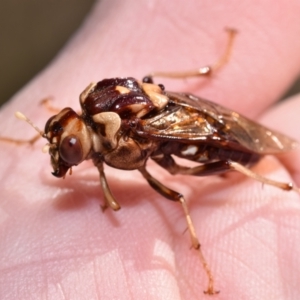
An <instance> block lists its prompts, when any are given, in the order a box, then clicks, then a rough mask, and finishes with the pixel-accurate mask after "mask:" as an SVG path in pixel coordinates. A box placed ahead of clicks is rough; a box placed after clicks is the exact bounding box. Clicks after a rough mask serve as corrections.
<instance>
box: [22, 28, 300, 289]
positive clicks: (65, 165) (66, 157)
mask: <svg viewBox="0 0 300 300" xmlns="http://www.w3.org/2000/svg"><path fill="white" fill-rule="evenodd" d="M234 34H235V31H234V30H229V36H230V38H229V43H228V46H227V48H226V52H225V54H224V56H223V57H222V58H221V60H220V62H219V63H217V64H216V65H214V66H213V67H204V68H200V69H198V70H196V71H191V72H183V73H153V74H151V75H149V76H147V77H145V78H144V80H143V81H142V82H140V81H137V80H136V79H134V78H131V77H128V78H112V79H104V80H102V81H100V82H98V83H96V84H90V85H89V86H88V87H87V88H86V89H85V90H84V91H83V92H82V94H81V95H80V105H81V108H82V114H81V115H78V114H77V113H76V112H75V111H74V110H73V109H72V108H65V109H63V110H62V111H60V112H59V113H58V114H56V115H54V116H52V117H51V118H50V119H49V120H48V121H47V123H46V125H45V130H44V131H40V130H39V129H37V128H36V127H35V126H34V125H33V126H34V127H35V128H36V129H37V130H38V132H39V133H40V135H41V136H42V137H43V138H45V139H47V141H48V143H47V144H46V146H45V147H44V150H45V151H47V152H49V154H50V156H51V165H52V168H53V173H52V174H53V175H54V176H56V177H65V176H66V174H67V172H68V170H70V169H71V168H72V167H73V166H76V165H78V164H80V163H81V162H83V161H84V160H87V159H92V160H93V163H94V165H95V166H96V168H97V169H98V171H99V174H100V183H101V187H102V190H103V193H104V200H105V206H104V208H107V207H110V208H112V209H113V210H118V209H120V205H119V203H118V202H117V200H116V199H115V198H114V196H113V194H112V193H111V191H110V188H109V185H108V183H107V180H106V177H105V172H104V167H103V165H104V163H106V164H107V165H109V166H111V167H113V168H117V169H122V170H139V171H140V172H141V174H142V175H143V176H144V178H145V179H146V180H147V181H148V183H149V184H150V186H151V187H152V188H154V189H155V190H156V191H157V192H158V193H160V194H161V195H163V196H164V197H165V198H167V199H169V200H172V201H176V202H179V203H180V204H181V205H182V208H183V211H184V214H185V217H186V222H187V225H188V230H189V233H190V236H191V240H192V245H193V248H194V249H196V250H197V252H198V253H199V256H200V260H201V262H202V264H203V267H204V269H205V271H206V273H207V276H208V280H209V282H208V288H207V291H206V293H208V294H214V293H216V291H215V288H214V281H213V276H212V274H211V271H210V269H209V267H208V264H207V262H206V260H205V258H204V256H203V254H202V252H201V249H200V243H199V240H198V238H197V235H196V232H195V228H194V225H193V222H192V219H191V217H190V213H189V210H188V206H187V204H186V201H185V199H184V197H183V195H182V194H181V193H179V192H177V191H173V190H171V189H170V188H168V187H166V186H165V185H163V184H162V183H160V182H159V181H157V180H156V179H155V178H153V177H152V176H151V175H150V173H149V172H148V171H147V169H146V163H147V161H148V160H149V159H152V160H153V161H155V162H156V163H157V164H158V165H159V166H161V167H163V168H164V169H166V170H167V171H168V172H169V173H171V174H172V175H175V174H184V175H193V176H208V175H216V174H223V173H225V172H228V171H232V170H234V171H238V172H240V173H242V174H244V175H246V176H248V177H252V178H253V179H255V180H258V181H260V182H263V183H265V184H270V185H274V186H276V187H278V188H281V189H284V190H292V189H294V190H297V191H298V189H297V188H296V187H293V185H292V184H291V183H281V182H277V181H274V180H270V179H267V178H264V177H262V176H260V175H258V174H256V173H254V172H252V171H251V170H250V169H249V166H251V165H253V164H255V163H256V162H258V161H259V160H260V158H261V157H263V156H264V155H267V154H274V155H276V154H278V153H282V152H286V151H289V150H292V149H294V148H295V147H296V146H297V145H298V144H297V142H295V141H294V140H292V139H290V138H289V137H287V136H285V135H283V134H281V133H279V132H276V131H273V130H270V129H268V128H266V127H264V126H262V125H259V124H257V123H255V122H253V121H251V120H249V119H247V118H246V117H243V116H241V115H240V114H238V113H236V112H234V111H231V110H229V109H227V108H224V107H222V106H220V105H218V104H215V103H212V102H210V101H207V100H204V99H201V98H199V97H196V96H194V95H191V94H187V93H174V92H169V91H166V90H165V88H164V87H163V86H162V85H156V84H154V83H153V80H152V78H153V77H154V76H168V77H189V76H199V75H200V76H202V75H203V76H205V75H208V74H210V73H211V72H212V71H214V70H216V69H218V68H219V67H220V66H222V65H223V64H224V63H225V62H226V60H227V58H228V56H229V53H230V50H231V46H232V41H233V37H234ZM17 115H18V117H19V118H22V119H24V120H26V121H27V122H28V123H30V124H31V125H32V123H31V121H30V120H29V119H28V118H26V117H25V116H24V115H22V114H20V113H18V114H17ZM174 156H176V157H180V158H184V159H187V160H190V161H193V162H196V163H199V165H198V166H196V167H191V168H190V167H186V166H181V165H178V164H177V163H176V162H175V160H174Z"/></svg>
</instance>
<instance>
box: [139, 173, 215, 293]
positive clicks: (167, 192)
mask: <svg viewBox="0 0 300 300" xmlns="http://www.w3.org/2000/svg"><path fill="white" fill-rule="evenodd" d="M139 171H140V172H141V173H142V175H143V176H144V178H145V179H146V180H147V181H148V183H149V184H150V186H151V187H152V188H153V189H155V190H156V191H157V192H158V193H160V194H161V195H162V196H164V197H165V198H167V199H169V200H172V201H178V202H180V204H181V206H182V208H183V211H184V214H185V218H186V222H187V226H188V230H189V233H190V237H191V241H192V245H193V248H194V249H195V250H197V253H198V255H199V258H200V260H201V263H202V265H203V268H204V270H205V272H206V274H207V277H208V288H207V290H206V291H205V293H207V294H210V295H212V294H216V293H218V291H215V289H214V279H213V276H212V273H211V271H210V268H209V266H208V264H207V262H206V260H205V258H204V255H203V253H202V251H201V245H200V243H199V240H198V238H197V235H196V230H195V226H194V224H193V221H192V218H191V215H190V212H189V209H188V206H187V203H186V201H185V199H184V197H183V196H182V195H181V194H180V193H178V192H176V191H173V190H171V189H170V188H168V187H166V186H165V185H163V184H162V183H160V182H159V181H157V180H156V179H155V178H154V177H152V176H151V174H149V173H148V171H147V170H146V169H145V168H140V169H139Z"/></svg>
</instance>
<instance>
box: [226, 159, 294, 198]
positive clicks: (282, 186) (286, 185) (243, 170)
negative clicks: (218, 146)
mask: <svg viewBox="0 0 300 300" xmlns="http://www.w3.org/2000/svg"><path fill="white" fill-rule="evenodd" d="M228 164H229V165H230V168H231V169H232V170H235V171H238V172H240V173H242V174H244V175H246V176H248V177H250V178H252V179H254V180H257V181H260V182H262V183H264V184H268V185H272V186H275V187H277V188H279V189H282V190H285V191H291V190H294V191H296V192H298V193H299V192H300V189H299V188H298V187H296V186H294V185H293V183H292V182H287V183H286V182H280V181H276V180H272V179H269V178H266V177H264V176H261V175H259V174H257V173H255V172H253V171H251V170H250V169H248V168H246V167H244V166H243V165H241V164H239V163H237V162H233V161H228Z"/></svg>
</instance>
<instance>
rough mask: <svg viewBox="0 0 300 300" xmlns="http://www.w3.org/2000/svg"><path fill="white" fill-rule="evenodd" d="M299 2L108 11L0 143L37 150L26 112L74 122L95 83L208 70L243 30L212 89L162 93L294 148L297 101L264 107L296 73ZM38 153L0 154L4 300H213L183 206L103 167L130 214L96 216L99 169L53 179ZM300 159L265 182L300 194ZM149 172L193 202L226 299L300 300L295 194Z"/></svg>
mask: <svg viewBox="0 0 300 300" xmlns="http://www.w3.org/2000/svg"><path fill="white" fill-rule="evenodd" d="M299 12H300V3H299V1H297V2H296V1H295V2H294V3H293V4H292V3H289V5H286V3H285V2H283V1H280V2H278V1H277V2H276V4H274V5H273V4H272V6H271V7H270V6H266V4H264V3H260V4H259V5H258V4H257V3H255V4H254V2H251V1H243V2H241V3H239V4H236V3H234V2H233V1H229V0H228V1H225V2H224V1H223V2H222V4H218V5H216V6H211V4H210V3H209V2H208V1H206V2H205V1H201V2H200V1H189V2H188V3H183V2H182V3H181V2H180V3H179V2H178V3H176V4H175V3H174V1H173V2H171V1H165V2H164V3H162V2H157V3H156V2H149V1H148V2H147V3H145V2H142V1H140V2H133V1H130V0H127V1H101V2H99V3H98V4H97V6H96V7H95V10H94V12H93V13H92V14H91V15H90V17H89V19H88V21H87V22H86V24H84V26H83V27H82V28H81V30H80V31H79V32H78V34H77V35H76V36H75V37H74V38H73V39H72V40H71V42H70V43H69V44H68V45H67V47H66V48H65V49H64V50H63V51H62V53H61V54H60V55H59V56H58V58H57V59H56V60H55V61H54V62H53V63H52V64H51V65H50V66H49V67H48V68H47V69H46V70H45V71H44V72H43V73H41V74H39V75H38V76H37V77H36V78H35V79H34V80H33V81H32V82H31V83H30V84H29V85H28V86H27V87H25V89H23V90H22V91H21V92H20V93H18V94H17V95H16V96H15V97H14V99H13V100H12V101H11V102H10V103H9V104H8V105H7V106H6V107H4V108H3V109H2V111H1V119H2V124H6V126H5V128H4V127H2V128H1V136H4V135H5V136H11V137H13V138H23V137H24V136H28V137H31V136H32V135H34V133H33V132H32V130H31V129H30V127H28V126H27V125H25V124H22V123H19V122H18V121H16V120H15V119H13V118H12V115H13V113H14V112H15V111H17V110H20V111H22V112H24V113H25V114H26V115H28V116H29V117H30V118H31V119H32V120H34V122H35V123H36V124H39V125H40V127H42V126H43V124H44V123H45V120H47V119H48V118H49V113H48V112H47V111H45V110H43V109H42V108H41V107H39V105H38V103H39V101H40V100H41V99H43V98H45V97H47V96H52V97H53V98H54V101H53V105H55V106H61V107H62V108H63V107H65V106H70V107H73V108H74V109H76V110H78V109H79V105H78V95H79V93H80V92H81V91H82V90H83V89H84V88H85V86H86V85H87V84H88V83H89V82H90V81H96V80H101V79H103V78H109V77H117V76H134V77H136V78H141V77H142V76H143V75H145V74H147V73H148V72H149V71H156V70H168V71H173V70H175V71H176V70H186V69H191V68H194V67H199V66H203V65H205V64H207V63H213V62H214V61H216V60H217V59H218V57H219V55H220V54H221V53H222V50H223V47H225V44H226V34H224V33H223V28H224V27H234V28H237V29H238V30H239V32H240V33H239V35H238V37H237V41H236V43H235V46H234V49H233V54H232V58H231V60H230V62H229V63H228V64H227V65H226V66H225V67H224V68H223V69H222V70H220V71H219V72H218V73H217V74H215V75H214V76H213V77H212V78H210V79H191V80H179V81H174V80H173V81H172V80H163V81H162V80H161V82H162V83H164V84H165V86H166V89H167V90H172V91H187V92H192V93H194V94H196V95H199V96H201V97H203V98H207V99H210V100H212V101H215V102H218V103H221V104H223V105H225V106H227V107H230V108H232V109H234V110H236V111H238V112H241V113H244V114H245V115H246V116H248V117H252V118H255V119H257V116H258V115H261V114H262V112H263V111H264V115H263V116H261V117H260V118H261V119H262V120H263V122H264V124H266V125H269V126H270V127H272V128H274V129H279V130H281V131H282V132H283V133H286V134H288V135H291V136H293V137H295V138H296V139H298V140H300V133H299V131H298V126H297V122H298V115H297V112H298V110H299V106H300V103H299V98H295V100H294V101H293V102H284V103H283V104H281V106H280V107H277V108H275V109H272V110H269V109H268V107H269V106H270V105H271V104H272V102H274V101H275V100H277V98H278V97H279V95H280V94H281V93H282V92H283V91H284V90H285V89H286V88H287V86H288V85H289V84H290V83H291V82H292V80H293V79H294V78H295V76H296V75H297V74H298V72H299V69H300V56H299V48H300V41H299V38H298V37H299V28H300V26H299V22H300V21H299ZM43 144H44V141H39V142H37V143H36V144H35V145H34V146H33V147H30V146H15V145H11V144H4V143H3V144H2V146H1V149H0V151H1V158H2V164H3V167H2V168H1V170H0V171H1V187H0V190H1V195H2V196H1V210H0V218H1V228H0V240H1V243H0V253H1V256H0V257H1V263H0V266H1V272H0V273H1V276H0V298H1V299H32V298H38V299H43V298H48V299H81V300H82V299H164V300H165V299H172V300H174V299H202V298H203V299H207V298H209V296H206V295H204V294H203V293H202V291H203V290H205V289H206V285H207V278H206V276H205V273H204V271H203V269H202V266H201V264H200V262H199V261H198V257H197V255H196V254H195V252H194V251H193V250H191V249H190V241H189V238H188V235H187V234H184V235H183V234H182V233H183V231H184V230H185V228H186V224H185V219H184V215H183V212H182V210H181V208H180V206H179V205H178V204H176V203H173V202H171V201H167V200H165V199H163V198H162V197H161V196H160V195H158V194H156V193H155V192H154V191H152V190H151V188H150V187H148V185H147V183H146V182H145V181H144V180H143V179H142V178H141V176H140V175H139V174H138V173H137V172H123V171H119V170H114V169H110V168H108V167H107V168H106V174H107V178H108V181H109V183H110V186H111V189H112V191H113V192H114V194H115V196H116V198H117V199H118V201H119V203H120V204H121V206H122V209H121V210H120V211H119V212H116V213H115V212H111V211H106V212H105V213H104V214H102V213H101V210H100V207H99V204H100V203H99V201H101V200H102V194H101V190H100V187H99V180H98V175H97V172H96V170H95V168H93V167H92V166H91V164H89V163H87V164H85V165H82V166H79V167H77V168H74V170H73V171H74V174H73V175H72V176H67V178H66V179H65V180H58V179H55V178H54V177H53V176H52V175H51V174H50V171H52V170H51V167H50V165H49V157H47V156H45V155H43V154H42V153H40V151H39V148H40V147H42V145H43ZM298 162H299V152H298V151H295V152H294V153H291V154H288V155H286V156H285V157H283V158H281V159H280V160H279V159H277V158H273V157H267V158H265V159H263V160H262V161H261V162H260V163H259V164H258V165H257V166H256V167H254V170H255V171H256V172H258V173H260V174H261V175H264V176H267V177H270V178H274V179H277V180H281V181H287V182H289V181H295V182H296V184H298V185H300V178H299V171H300V170H299V167H298V166H299V165H300V164H299V163H298ZM149 165H150V166H149V169H150V170H151V173H152V174H153V175H155V176H157V177H158V178H159V180H161V181H162V182H163V183H164V184H166V185H168V186H170V187H172V188H174V189H175V190H177V191H180V192H182V193H183V194H184V195H185V197H186V199H187V200H188V203H189V207H190V210H191V214H192V218H193V220H194V223H195V225H196V231H197V235H198V237H199V239H200V242H201V243H202V250H203V252H204V255H205V256H206V259H207V261H208V263H209V265H210V267H211V269H212V272H213V275H214V278H215V285H216V289H219V290H220V291H221V293H220V294H219V295H218V296H217V297H218V299H295V298H296V295H299V292H300V291H299V284H298V282H299V278H300V275H299V271H298V266H299V265H300V261H299V255H297V253H299V247H300V241H299V236H300V235H299V231H300V221H299V216H300V213H299V200H300V199H299V195H297V194H296V193H294V192H284V191H280V190H278V189H276V188H274V187H267V186H264V187H263V188H262V185H261V184H259V183H257V182H254V181H252V180H250V179H246V178H244V177H242V176H240V175H238V174H230V175H229V176H228V178H220V177H208V178H196V177H195V178H193V177H184V176H176V177H172V176H169V175H167V174H166V172H165V171H164V170H161V169H159V168H158V167H157V166H154V164H151V163H150V164H149Z"/></svg>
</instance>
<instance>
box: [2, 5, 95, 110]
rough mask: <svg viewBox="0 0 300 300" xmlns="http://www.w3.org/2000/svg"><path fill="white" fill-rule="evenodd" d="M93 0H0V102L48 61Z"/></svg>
mask: <svg viewBox="0 0 300 300" xmlns="http://www.w3.org/2000/svg"><path fill="white" fill-rule="evenodd" d="M94 2H95V0H75V1H74V0H47V1H45V0H1V1H0V77H1V80H0V105H1V104H3V103H4V102H5V101H7V100H9V98H10V97H11V96H12V95H13V94H15V93H16V92H17V91H18V90H19V89H20V88H21V87H22V86H23V85H25V84H26V83H27V82H28V81H29V80H30V79H31V78H32V77H33V76H34V75H35V74H36V73H37V72H39V71H40V70H42V69H43V67H45V65H47V63H49V62H50V61H51V59H52V58H53V57H54V56H55V54H56V53H57V52H58V51H59V49H61V48H62V47H63V45H64V44H65V43H66V42H67V40H68V39H69V38H70V36H71V35H72V34H73V33H74V32H75V31H76V29H78V28H79V27H80V25H81V23H82V22H83V20H84V18H85V17H86V15H87V14H88V13H89V11H90V10H91V8H92V6H93V3H94Z"/></svg>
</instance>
